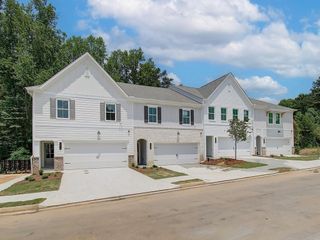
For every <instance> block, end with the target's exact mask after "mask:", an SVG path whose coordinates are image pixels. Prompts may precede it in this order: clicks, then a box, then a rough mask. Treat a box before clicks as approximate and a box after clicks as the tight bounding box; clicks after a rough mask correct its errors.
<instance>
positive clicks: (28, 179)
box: [25, 176, 35, 182]
mask: <svg viewBox="0 0 320 240" xmlns="http://www.w3.org/2000/svg"><path fill="white" fill-rule="evenodd" d="M25 180H26V181H29V182H33V181H35V179H34V177H32V176H30V177H26V178H25Z"/></svg>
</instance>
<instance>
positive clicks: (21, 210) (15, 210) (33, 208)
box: [0, 167, 320, 216]
mask: <svg viewBox="0 0 320 240" xmlns="http://www.w3.org/2000/svg"><path fill="white" fill-rule="evenodd" d="M316 169H318V170H319V169H320V167H312V168H306V169H293V170H291V171H288V172H282V173H279V172H275V173H265V174H261V175H257V176H249V177H243V178H237V179H230V180H223V181H217V182H209V183H200V184H194V185H191V186H180V187H176V188H172V189H164V190H157V191H149V192H143V193H136V194H128V195H121V196H116V197H107V198H100V199H94V200H88V201H81V202H74V203H66V204H59V205H54V206H41V205H39V204H35V205H26V206H19V207H10V208H3V209H0V215H1V216H3V215H19V214H27V213H36V212H41V211H50V210H54V209H63V208H67V207H76V206H83V205H87V204H93V203H103V202H111V201H119V200H125V199H130V198H138V197H145V196H152V195H156V194H162V193H169V192H176V191H184V190H189V189H194V188H201V187H209V186H214V185H222V184H227V183H234V182H240V181H246V180H250V179H256V178H265V177H271V176H279V175H285V174H290V173H294V172H304V171H310V170H316Z"/></svg>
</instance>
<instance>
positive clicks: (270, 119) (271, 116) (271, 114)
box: [268, 112, 273, 124]
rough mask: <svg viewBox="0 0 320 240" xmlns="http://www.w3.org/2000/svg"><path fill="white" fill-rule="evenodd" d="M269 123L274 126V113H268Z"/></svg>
mask: <svg viewBox="0 0 320 240" xmlns="http://www.w3.org/2000/svg"><path fill="white" fill-rule="evenodd" d="M268 122H269V124H273V113H272V112H269V113H268Z"/></svg>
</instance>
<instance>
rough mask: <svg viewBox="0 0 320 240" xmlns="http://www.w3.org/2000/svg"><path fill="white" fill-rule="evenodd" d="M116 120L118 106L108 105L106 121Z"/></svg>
mask: <svg viewBox="0 0 320 240" xmlns="http://www.w3.org/2000/svg"><path fill="white" fill-rule="evenodd" d="M115 120H116V104H114V103H106V121H115Z"/></svg>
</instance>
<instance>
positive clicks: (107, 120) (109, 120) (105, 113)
mask: <svg viewBox="0 0 320 240" xmlns="http://www.w3.org/2000/svg"><path fill="white" fill-rule="evenodd" d="M107 105H114V120H111V119H107ZM110 113H111V112H110ZM104 120H105V121H106V122H116V121H117V104H116V103H114V102H106V103H105V104H104Z"/></svg>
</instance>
